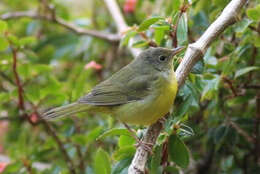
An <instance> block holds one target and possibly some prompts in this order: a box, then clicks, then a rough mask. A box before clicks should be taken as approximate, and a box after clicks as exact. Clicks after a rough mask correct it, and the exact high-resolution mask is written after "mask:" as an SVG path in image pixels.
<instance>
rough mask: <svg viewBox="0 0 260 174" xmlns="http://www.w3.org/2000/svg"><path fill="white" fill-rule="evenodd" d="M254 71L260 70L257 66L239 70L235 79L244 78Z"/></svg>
mask: <svg viewBox="0 0 260 174" xmlns="http://www.w3.org/2000/svg"><path fill="white" fill-rule="evenodd" d="M254 70H259V67H257V66H249V67H246V68H242V69H240V70H238V71H237V72H236V73H235V78H237V77H239V76H242V75H244V74H246V73H248V72H250V71H254Z"/></svg>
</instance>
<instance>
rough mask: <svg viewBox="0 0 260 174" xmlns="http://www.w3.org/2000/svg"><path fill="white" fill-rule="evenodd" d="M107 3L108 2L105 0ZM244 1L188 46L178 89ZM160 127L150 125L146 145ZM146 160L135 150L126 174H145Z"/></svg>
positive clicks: (234, 0)
mask: <svg viewBox="0 0 260 174" xmlns="http://www.w3.org/2000/svg"><path fill="white" fill-rule="evenodd" d="M106 1H108V0H106ZM245 3H246V0H232V1H231V2H230V3H229V4H228V5H227V6H226V7H225V9H224V10H223V12H222V13H221V15H220V16H219V17H218V18H217V19H216V20H215V21H214V22H213V23H212V24H211V25H210V26H209V28H208V29H207V30H206V31H205V32H204V33H203V35H202V36H201V37H200V38H199V39H198V40H197V41H196V42H195V43H192V44H189V46H188V49H187V50H186V52H185V55H184V58H183V60H182V62H181V64H180V65H179V67H178V68H177V70H176V78H177V81H178V85H179V88H180V87H181V86H182V85H183V84H184V81H185V79H186V77H187V76H188V74H189V73H190V71H191V69H192V67H193V66H194V65H195V63H196V62H197V61H198V60H199V59H200V58H201V57H202V56H203V55H204V53H205V52H206V50H207V48H208V47H209V45H210V44H211V43H212V42H213V41H214V40H215V39H216V38H217V37H218V36H219V35H220V34H221V33H222V32H223V31H224V30H225V29H226V28H227V27H228V26H230V25H232V24H233V23H235V22H236V20H237V19H238V17H237V15H238V13H239V11H240V10H241V8H242V7H243V5H244V4H245ZM161 130H162V125H161V123H160V122H156V123H155V124H153V125H151V126H150V127H149V128H148V129H147V132H146V134H145V135H144V141H145V142H147V143H151V144H153V145H154V144H155V142H156V139H157V137H158V135H159V134H160V131H161ZM147 159H148V152H147V151H146V150H145V149H144V148H143V147H141V146H140V147H139V148H137V151H136V153H135V156H134V159H133V160H132V163H131V165H130V166H129V169H128V174H143V173H145V165H146V162H147Z"/></svg>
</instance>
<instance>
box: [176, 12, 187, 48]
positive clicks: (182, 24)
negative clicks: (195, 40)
mask: <svg viewBox="0 0 260 174" xmlns="http://www.w3.org/2000/svg"><path fill="white" fill-rule="evenodd" d="M187 22H188V19H187V15H186V13H184V14H182V16H181V18H180V20H179V24H178V28H177V41H178V44H179V45H184V44H185V43H186V42H187V41H188V24H187Z"/></svg>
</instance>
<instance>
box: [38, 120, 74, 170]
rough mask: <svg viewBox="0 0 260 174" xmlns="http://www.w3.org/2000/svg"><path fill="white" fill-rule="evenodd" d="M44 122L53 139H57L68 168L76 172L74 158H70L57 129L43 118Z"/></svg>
mask: <svg viewBox="0 0 260 174" xmlns="http://www.w3.org/2000/svg"><path fill="white" fill-rule="evenodd" d="M42 124H43V125H44V127H45V129H46V130H47V132H48V133H49V135H51V136H52V137H53V139H54V140H55V141H56V143H57V144H58V146H59V149H60V151H61V153H62V154H63V156H64V159H65V162H66V163H67V165H68V169H69V171H70V173H71V174H76V167H75V165H74V163H73V161H72V159H71V158H70V156H69V154H68V152H67V150H66V149H65V147H64V145H63V143H62V142H61V140H60V138H59V137H58V135H57V134H56V132H55V130H54V129H53V128H52V127H51V125H50V124H49V123H48V122H46V121H45V120H42Z"/></svg>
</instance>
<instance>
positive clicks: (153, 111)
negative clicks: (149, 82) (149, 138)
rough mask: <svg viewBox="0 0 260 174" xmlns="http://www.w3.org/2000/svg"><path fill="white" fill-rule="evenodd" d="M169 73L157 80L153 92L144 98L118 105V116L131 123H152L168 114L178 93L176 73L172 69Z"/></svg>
mask: <svg viewBox="0 0 260 174" xmlns="http://www.w3.org/2000/svg"><path fill="white" fill-rule="evenodd" d="M168 75H169V77H168V78H165V77H162V78H159V79H158V81H157V82H155V84H154V86H153V88H154V89H151V91H152V93H151V94H150V95H149V96H147V97H146V98H145V99H144V100H141V101H137V102H132V103H129V104H125V105H122V106H120V107H118V109H117V111H116V117H117V118H118V119H119V120H121V121H123V122H125V123H129V124H137V125H150V124H153V123H154V122H156V121H157V120H158V119H159V118H161V117H163V116H164V115H165V114H167V113H168V112H169V110H170V109H171V107H172V105H173V102H174V99H175V96H176V93H177V81H176V78H175V74H174V72H173V71H172V73H171V74H168Z"/></svg>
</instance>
